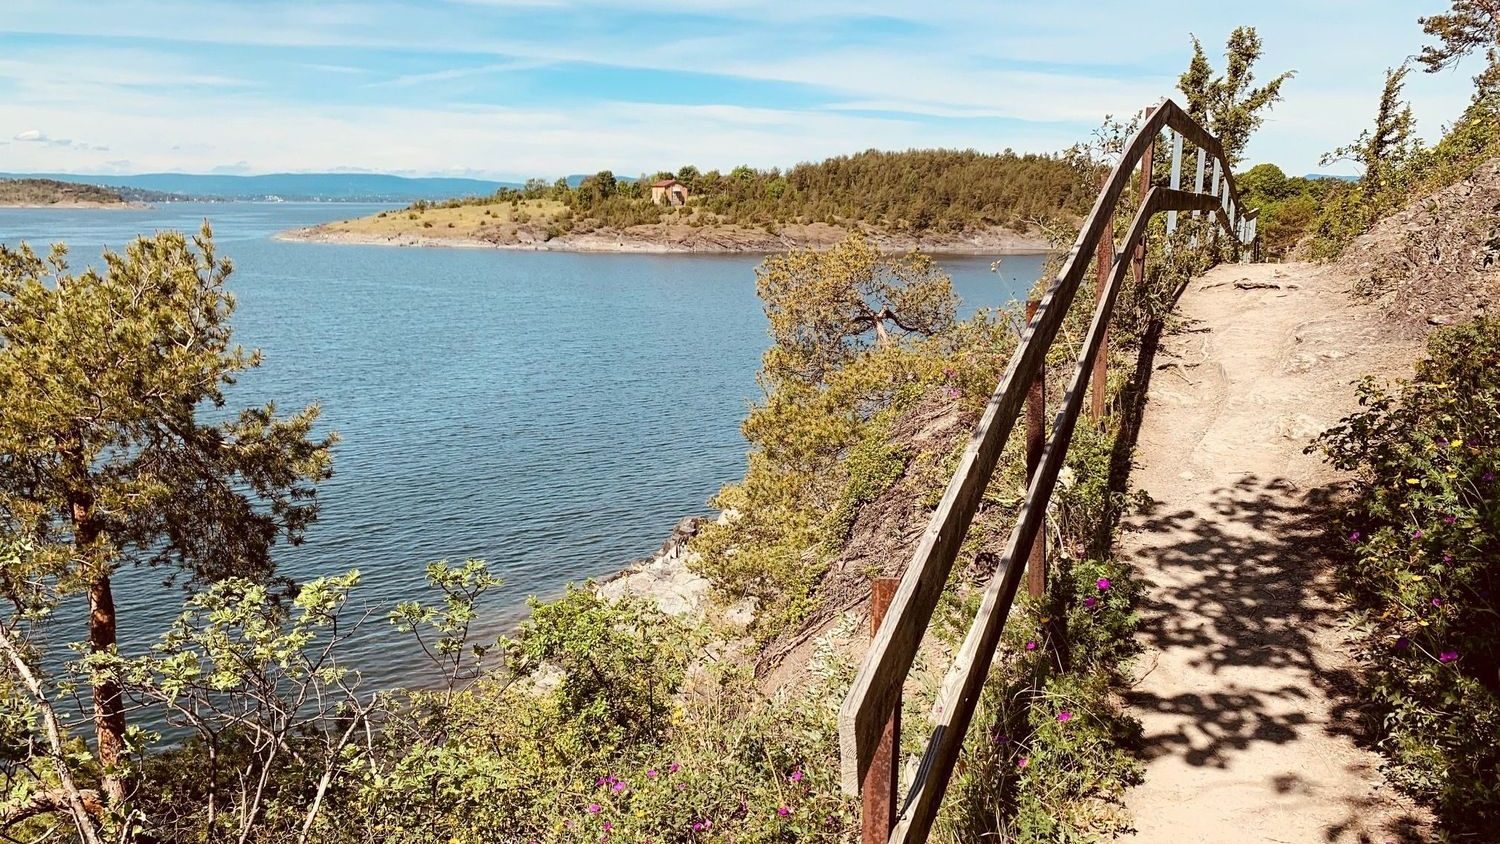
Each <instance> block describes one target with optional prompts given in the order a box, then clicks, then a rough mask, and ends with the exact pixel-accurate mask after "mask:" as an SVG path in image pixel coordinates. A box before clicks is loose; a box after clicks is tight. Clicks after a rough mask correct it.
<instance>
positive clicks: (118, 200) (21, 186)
mask: <svg viewBox="0 0 1500 844" xmlns="http://www.w3.org/2000/svg"><path fill="white" fill-rule="evenodd" d="M75 202H86V203H98V204H101V205H121V204H123V203H124V202H125V197H123V196H121V195H120V192H119V191H116V190H111V189H109V188H106V187H100V186H99V185H80V184H76V183H74V182H59V181H56V180H55V179H0V205H56V204H60V203H61V204H67V203H75Z"/></svg>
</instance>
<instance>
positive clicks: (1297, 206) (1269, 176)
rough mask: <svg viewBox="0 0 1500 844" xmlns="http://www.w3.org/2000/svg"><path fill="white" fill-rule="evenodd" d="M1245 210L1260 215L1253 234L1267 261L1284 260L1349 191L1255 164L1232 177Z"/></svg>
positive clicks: (1333, 181) (1339, 184) (1329, 181)
mask: <svg viewBox="0 0 1500 844" xmlns="http://www.w3.org/2000/svg"><path fill="white" fill-rule="evenodd" d="M1236 184H1237V185H1238V186H1239V189H1240V198H1241V199H1242V200H1243V201H1244V203H1245V206H1246V207H1247V208H1254V209H1257V210H1259V211H1260V218H1259V222H1258V223H1257V224H1256V225H1257V232H1258V234H1259V236H1260V239H1261V250H1262V252H1263V254H1265V255H1266V256H1267V257H1269V258H1285V257H1287V256H1288V255H1290V254H1291V252H1292V250H1293V249H1294V248H1295V247H1296V246H1297V244H1298V243H1300V242H1301V241H1302V239H1303V238H1304V237H1306V236H1307V235H1308V233H1309V232H1310V231H1312V230H1313V228H1314V226H1316V225H1319V221H1320V218H1321V219H1322V220H1331V219H1334V216H1333V215H1332V214H1329V213H1328V210H1327V209H1329V208H1330V204H1331V203H1336V202H1338V201H1340V198H1341V197H1343V196H1345V195H1346V194H1348V192H1349V191H1350V190H1351V187H1350V186H1349V185H1348V184H1347V183H1345V182H1343V181H1341V180H1339V179H1308V178H1305V177H1302V176H1288V175H1286V174H1285V173H1283V172H1282V171H1281V168H1280V167H1277V166H1276V165H1274V164H1257V165H1256V166H1254V167H1251V168H1250V169H1249V170H1247V171H1245V172H1244V173H1241V174H1239V175H1238V176H1237V177H1236Z"/></svg>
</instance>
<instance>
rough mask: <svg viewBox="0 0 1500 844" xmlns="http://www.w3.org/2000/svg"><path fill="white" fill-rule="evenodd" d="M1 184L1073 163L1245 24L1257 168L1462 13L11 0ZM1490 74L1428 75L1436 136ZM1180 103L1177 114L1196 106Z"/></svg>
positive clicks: (1320, 130) (1353, 119)
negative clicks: (1283, 79)
mask: <svg viewBox="0 0 1500 844" xmlns="http://www.w3.org/2000/svg"><path fill="white" fill-rule="evenodd" d="M0 5H3V6H4V11H5V14H4V15H3V17H0V171H9V172H48V171H62V172H72V173H95V174H103V173H142V172H160V171H177V172H194V173H246V174H249V173H269V172H333V171H343V170H349V171H376V172H388V173H399V174H403V175H447V176H473V177H481V178H497V179H518V178H524V177H529V176H542V177H549V178H550V177H555V176H558V175H563V174H571V173H587V172H594V171H597V170H601V169H606V168H607V169H612V170H614V171H615V172H616V173H618V174H626V175H633V174H637V173H654V172H656V171H658V170H671V169H676V168H677V167H679V166H681V165H684V164H694V165H696V166H698V167H699V168H700V169H709V168H719V169H729V168H732V167H734V166H736V165H739V164H749V165H752V166H756V167H772V166H781V167H785V166H788V165H791V164H794V163H797V162H799V161H809V160H818V159H822V158H825V157H827V156H831V155H838V154H843V153H851V152H857V151H860V150H864V149H870V148H878V149H907V148H925V147H958V148H974V149H978V150H982V151H989V152H994V151H1000V150H1003V149H1006V148H1010V149H1014V150H1016V151H1019V152H1052V151H1056V150H1059V149H1062V148H1064V147H1066V146H1068V145H1069V144H1071V143H1073V142H1075V141H1078V140H1082V139H1085V138H1086V137H1087V136H1088V134H1089V132H1090V131H1091V130H1092V129H1093V128H1094V127H1096V126H1097V125H1098V124H1099V123H1100V122H1101V120H1103V118H1104V117H1105V116H1106V115H1111V114H1112V115H1116V116H1122V115H1127V114H1130V113H1132V112H1135V111H1138V110H1139V109H1140V108H1141V107H1143V106H1145V105H1147V104H1150V103H1152V102H1155V101H1156V100H1158V99H1160V98H1162V97H1164V96H1170V95H1172V94H1173V93H1174V88H1175V84H1176V79H1177V76H1178V74H1180V73H1181V71H1182V69H1183V68H1184V67H1185V65H1186V64H1187V61H1188V58H1189V56H1190V54H1191V53H1190V51H1191V41H1190V38H1191V36H1192V35H1197V36H1198V37H1199V38H1201V39H1202V40H1203V42H1204V45H1205V48H1206V49H1207V50H1208V51H1209V53H1210V55H1211V57H1213V58H1214V59H1215V65H1216V67H1217V66H1218V65H1219V64H1221V63H1222V61H1221V57H1220V55H1219V54H1220V53H1221V52H1222V48H1223V43H1224V38H1225V37H1226V36H1227V35H1228V33H1229V31H1230V30H1231V29H1233V28H1234V27H1235V26H1236V25H1240V24H1249V25H1253V26H1255V27H1257V29H1258V30H1259V31H1260V34H1261V37H1262V39H1263V41H1264V43H1265V57H1264V59H1263V60H1262V63H1261V65H1260V76H1261V77H1262V78H1266V77H1269V76H1271V75H1272V74H1274V73H1276V72H1279V71H1281V70H1295V71H1296V72H1297V75H1296V77H1295V78H1294V79H1293V80H1292V81H1290V82H1289V83H1288V84H1287V85H1286V87H1285V89H1284V91H1285V99H1284V100H1283V102H1281V103H1280V104H1278V105H1277V106H1276V108H1275V109H1274V111H1273V112H1271V114H1270V115H1269V116H1268V119H1267V120H1266V123H1265V125H1264V127H1263V128H1262V129H1261V130H1260V132H1259V133H1258V134H1257V135H1256V136H1255V137H1254V138H1253V140H1252V141H1251V144H1250V146H1249V149H1248V151H1247V158H1248V163H1255V162H1260V161H1271V162H1275V163H1276V164H1278V165H1280V166H1281V167H1282V168H1283V169H1285V170H1286V171H1287V172H1288V173H1292V174H1300V173H1309V172H1315V171H1321V172H1351V169H1350V168H1349V166H1347V165H1345V166H1342V167H1328V168H1320V167H1319V166H1318V158H1319V156H1320V155H1321V154H1322V153H1323V152H1325V151H1327V150H1330V149H1333V148H1334V147H1337V146H1340V145H1342V144H1344V143H1346V142H1347V141H1349V140H1350V139H1352V137H1353V136H1354V135H1356V134H1357V133H1358V132H1359V130H1360V129H1361V128H1362V127H1364V126H1366V125H1368V124H1369V123H1370V122H1371V121H1372V119H1373V115H1374V110H1375V102H1376V98H1377V96H1378V94H1379V91H1380V86H1381V82H1382V80H1383V78H1384V72H1385V69H1386V68H1387V67H1389V66H1392V65H1395V64H1398V63H1400V62H1401V61H1402V60H1403V59H1405V58H1406V57H1407V56H1409V55H1412V54H1414V53H1415V52H1417V51H1418V49H1419V48H1420V47H1421V45H1422V44H1423V43H1424V36H1423V34H1422V31H1421V28H1420V27H1419V26H1418V25H1417V23H1416V19H1417V17H1418V16H1420V15H1423V14H1431V13H1434V12H1439V11H1442V10H1443V9H1445V8H1446V7H1447V5H1448V3H1447V2H1446V0H1299V2H1284V1H1283V0H1258V2H1256V3H1253V4H1252V3H1221V2H1201V3H1193V4H1184V3H1181V2H1159V0H1132V2H1130V3H1122V2H1115V0H1053V2H1046V0H1028V2H1016V1H1015V0H941V2H934V0H925V2H892V0H795V2H786V0H628V2H626V0H359V2H343V0H300V1H299V2H284V0H237V1H235V2H231V0H93V1H92V2H83V1H82V0H3V4H0ZM1476 70H1477V68H1474V67H1460V68H1458V69H1457V70H1455V71H1449V72H1445V73H1442V74H1438V75H1429V74H1418V73H1414V74H1412V76H1411V77H1409V78H1410V82H1409V83H1408V94H1409V96H1410V99H1411V101H1412V104H1413V107H1414V109H1415V111H1416V116H1417V120H1418V129H1419V131H1420V132H1421V133H1422V134H1423V135H1425V136H1426V137H1428V138H1429V139H1432V138H1435V137H1436V136H1437V134H1438V133H1439V132H1440V131H1441V128H1442V127H1443V125H1444V124H1446V123H1449V122H1451V121H1452V120H1453V119H1454V118H1455V117H1456V116H1457V115H1458V114H1459V112H1460V111H1461V110H1462V109H1463V106H1464V105H1465V103H1466V102H1467V99H1468V95H1469V90H1470V77H1471V76H1472V75H1473V73H1474V72H1475V71H1476ZM1179 101H1180V98H1179Z"/></svg>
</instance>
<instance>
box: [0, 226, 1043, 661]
mask: <svg viewBox="0 0 1500 844" xmlns="http://www.w3.org/2000/svg"><path fill="white" fill-rule="evenodd" d="M379 207H384V206H352V205H330V204H292V203H287V204H203V205H198V204H176V205H166V206H161V207H158V208H153V209H143V210H131V211H103V210H72V209H67V210H64V209H56V210H51V209H49V210H31V209H0V242H5V243H7V244H11V245H15V244H16V243H18V242H19V241H22V240H25V241H29V242H31V243H32V244H33V245H40V244H44V243H49V242H52V241H56V240H62V241H66V242H67V243H68V244H69V246H70V250H71V260H72V263H73V266H74V268H75V269H78V268H81V267H82V266H84V265H85V264H88V263H93V264H96V265H97V264H99V263H100V261H99V257H98V256H99V252H100V249H101V248H103V247H104V246H106V245H107V246H111V247H121V246H123V245H124V244H125V243H126V242H128V240H129V239H130V238H132V237H134V236H135V235H136V234H137V233H141V232H147V233H149V232H153V231H156V230H159V229H168V228H171V229H185V230H194V229H196V228H197V226H198V225H199V224H200V223H201V221H202V220H203V219H204V218H205V217H207V218H209V219H210V220H211V221H212V223H213V225H214V228H215V235H216V241H217V243H218V244H219V250H220V253H221V254H223V255H227V256H229V257H230V258H232V259H233V260H234V263H235V267H236V270H235V273H234V276H233V277H232V278H231V280H230V287H231V289H232V290H233V291H234V293H235V295H236V297H237V298H238V301H239V307H238V310H237V311H236V313H235V316H234V325H235V329H236V337H237V339H238V340H239V341H240V342H241V343H243V344H244V345H245V346H247V347H254V348H259V349H262V350H263V351H264V353H265V363H264V365H263V366H262V367H261V368H260V369H258V370H255V371H252V372H249V373H246V374H245V376H244V377H243V378H242V379H241V381H240V383H239V384H238V385H236V386H235V388H234V389H233V390H232V392H231V395H230V401H231V406H232V407H233V406H235V405H250V404H257V403H261V402H264V401H268V400H275V401H276V402H277V403H278V404H279V405H280V406H281V407H282V408H293V407H300V406H301V405H303V404H306V403H309V402H319V403H321V404H322V406H323V409H324V416H323V424H324V427H325V428H327V429H332V430H336V431H338V432H339V434H340V436H341V437H342V442H340V444H339V445H338V447H337V451H336V456H335V461H334V469H335V476H334V478H333V479H332V480H330V481H329V482H328V483H327V484H326V485H325V486H324V488H323V490H322V493H321V500H322V502H323V513H322V517H321V519H320V521H319V522H318V524H316V525H315V526H314V527H313V528H312V530H311V531H310V532H309V534H308V539H307V542H306V544H304V545H303V546H301V547H298V548H286V549H282V550H281V552H280V553H279V555H278V559H279V560H280V565H281V570H282V571H283V572H284V573H287V574H290V575H291V576H293V577H295V578H298V579H305V578H310V577H314V576H317V575H320V574H328V573H335V572H342V571H344V570H347V569H350V568H358V569H360V570H361V571H362V572H363V574H364V585H363V587H362V588H361V590H360V595H361V598H362V600H363V601H368V602H371V603H372V604H379V605H384V604H389V603H392V602H394V601H397V600H402V599H409V598H412V597H414V596H417V595H418V594H420V593H421V584H422V569H423V566H424V565H425V564H426V563H427V562H428V561H430V560H434V559H449V560H455V561H457V560H462V559H464V558H466V557H482V558H484V559H487V560H489V561H490V563H491V565H492V567H493V568H494V569H495V570H496V571H498V572H499V573H500V574H502V575H503V576H504V577H505V579H506V581H507V584H506V588H505V589H504V590H502V592H501V593H500V594H498V595H497V596H495V598H494V600H493V601H492V602H491V605H490V606H489V607H487V613H486V617H485V625H486V627H488V628H492V629H495V630H498V629H500V628H502V627H504V626H506V625H508V624H510V623H513V622H514V621H515V620H516V618H517V617H518V616H519V613H520V611H521V609H522V607H523V602H524V599H525V597H526V596H527V595H531V594H537V595H542V596H548V595H553V594H556V593H558V592H560V591H561V589H562V587H563V585H564V584H565V583H566V582H568V581H573V580H582V579H584V578H588V577H597V576H600V575H604V574H608V573H610V572H613V571H615V570H618V569H619V568H620V567H621V566H623V565H624V564H625V563H627V562H629V561H631V560H633V559H637V558H640V557H643V556H645V555H647V554H649V553H650V552H651V551H653V550H654V549H655V548H656V547H657V546H658V545H659V544H660V543H661V542H662V540H663V539H664V538H665V537H666V534H667V532H668V531H669V530H670V528H671V526H672V525H673V523H675V522H676V521H677V520H678V519H679V518H681V517H682V516H684V515H688V514H695V513H696V514H703V513H706V512H707V510H708V508H707V505H706V502H707V499H708V498H709V497H710V496H711V495H713V493H714V492H716V491H717V490H718V489H719V488H720V487H721V486H722V485H724V484H725V483H728V482H730V481H733V480H736V479H737V478H739V477H740V475H741V474H742V473H743V471H744V463H745V444H744V441H743V439H742V438H741V437H740V434H739V424H740V421H741V419H743V417H744V415H745V411H746V408H747V406H748V405H749V403H750V402H751V401H752V400H753V399H754V398H755V397H756V396H757V389H758V388H757V386H756V383H755V372H756V369H757V366H758V363H759V357H760V354H761V352H762V351H763V350H764V348H765V347H766V345H767V344H768V342H769V339H768V335H767V332H766V325H765V318H764V315H763V314H762V312H761V309H760V303H759V301H758V300H757V299H756V296H755V277H754V267H755V265H756V264H757V263H758V262H759V260H760V259H759V258H758V257H756V256H679V255H673V256H647V255H583V254H568V253H550V252H544V253H538V252H509V251H499V250H482V249H413V248H392V247H364V246H338V245H326V244H304V243H289V242H282V241H276V240H272V239H271V238H270V235H272V234H273V233H275V232H277V231H281V230H284V229H288V228H293V227H296V226H304V225H310V224H312V223H316V222H321V221H325V220H330V219H335V218H346V217H352V216H358V215H362V214H366V213H373V211H374V210H375V209H376V208H379ZM991 260H992V259H989V258H970V257H963V258H946V259H943V260H942V261H941V263H942V264H943V265H944V266H945V267H946V268H947V269H948V270H949V272H950V273H951V274H952V275H953V278H954V282H955V286H956V288H957V290H958V292H959V294H960V295H961V296H962V298H963V301H964V303H965V309H966V310H972V309H973V308H974V307H978V306H992V305H1003V304H1005V303H1007V302H1008V301H1010V300H1011V299H1012V298H1014V297H1017V296H1019V295H1022V294H1023V293H1024V291H1025V290H1026V289H1027V288H1028V287H1029V286H1030V284H1031V283H1032V282H1033V281H1034V280H1035V278H1036V276H1037V273H1038V271H1039V268H1040V265H1041V258H1040V257H1039V256H1017V257H1010V258H1007V259H1005V262H1004V264H1003V265H1002V268H1001V269H1002V272H1001V273H999V274H996V273H993V272H991V271H990V264H991ZM116 600H117V602H118V604H119V611H120V620H121V638H122V641H132V640H134V641H139V640H140V637H141V636H142V635H143V634H144V635H147V636H150V635H154V634H155V633H156V632H158V631H160V630H161V629H162V628H163V627H164V626H165V624H166V623H167V622H168V621H169V620H170V618H172V617H173V616H174V615H175V613H176V611H177V610H178V609H179V608H180V594H179V592H178V591H177V589H176V587H164V586H163V585H162V584H161V579H160V574H159V573H153V572H151V571H148V570H138V571H137V570H131V571H126V572H123V573H122V574H121V576H120V577H119V579H118V580H117V585H116ZM78 632H79V634H80V636H81V633H82V629H81V628H80V630H79V631H78ZM357 649H358V650H359V651H364V652H365V653H363V654H360V655H361V656H364V657H366V658H365V659H362V660H361V662H362V663H363V664H364V667H365V668H366V670H367V675H368V676H369V678H370V679H371V680H372V681H373V682H376V683H395V682H399V681H401V680H403V679H407V678H411V677H415V676H417V674H416V672H417V671H418V670H419V666H420V662H421V660H420V656H419V654H417V653H416V651H415V648H411V647H407V646H406V643H404V642H402V641H400V640H399V639H395V638H394V634H393V633H390V632H388V630H387V628H386V627H385V624H384V622H383V621H377V622H373V623H372V624H371V626H370V627H369V628H367V631H366V634H365V635H364V636H362V637H361V639H360V641H359V642H358V646H357Z"/></svg>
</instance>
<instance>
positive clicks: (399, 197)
mask: <svg viewBox="0 0 1500 844" xmlns="http://www.w3.org/2000/svg"><path fill="white" fill-rule="evenodd" d="M0 178H16V179H53V180H56V181H59V182H71V183H74V184H82V185H99V186H102V187H108V188H116V189H130V190H139V191H151V192H154V193H161V194H175V195H177V196H179V197H181V198H184V199H240V200H266V199H285V200H298V201H306V200H314V201H325V202H355V201H363V202H372V201H391V202H411V201H414V200H418V199H452V198H455V197H461V196H475V195H484V194H491V193H494V192H495V191H496V190H498V189H500V188H504V187H509V188H518V187H521V185H520V183H518V182H499V181H490V180H486V179H460V178H448V177H407V176H392V175H388V174H385V173H268V174H265V175H261V176H232V175H220V174H198V173H140V174H136V175H130V176H95V175H80V174H76V173H0Z"/></svg>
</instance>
